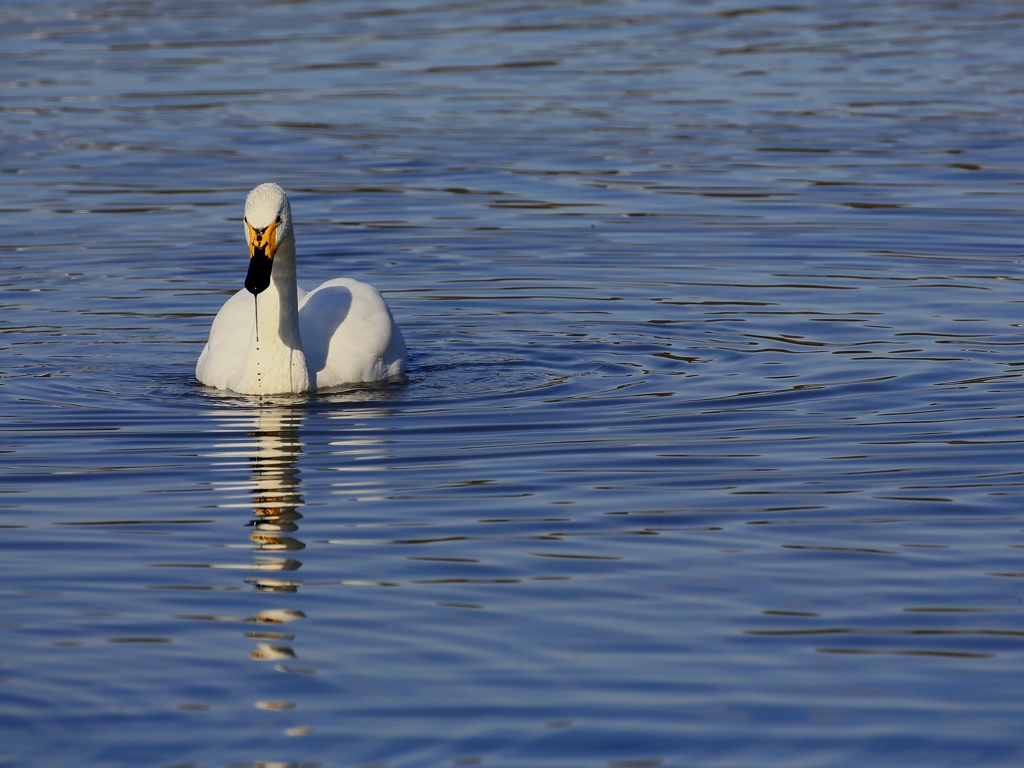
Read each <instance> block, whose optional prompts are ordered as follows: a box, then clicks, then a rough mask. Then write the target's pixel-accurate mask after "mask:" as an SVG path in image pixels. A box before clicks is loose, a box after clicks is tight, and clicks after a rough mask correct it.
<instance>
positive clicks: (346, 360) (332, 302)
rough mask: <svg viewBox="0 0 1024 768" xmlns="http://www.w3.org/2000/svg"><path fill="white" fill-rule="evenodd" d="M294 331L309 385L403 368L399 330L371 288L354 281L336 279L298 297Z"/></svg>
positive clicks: (382, 375) (375, 375)
mask: <svg viewBox="0 0 1024 768" xmlns="http://www.w3.org/2000/svg"><path fill="white" fill-rule="evenodd" d="M300 293H301V292H300ZM299 332H300V333H301V335H302V349H303V352H305V355H306V364H307V365H308V366H309V380H310V384H311V385H312V387H313V388H314V389H324V388H325V387H335V386H339V385H341V384H351V383H353V382H369V381H379V380H381V379H386V378H389V377H391V376H398V375H400V374H401V373H403V372H404V371H405V356H406V349H405V340H404V339H403V338H402V332H401V331H400V330H399V329H398V326H396V325H395V322H394V320H393V319H392V317H391V311H390V310H389V309H388V305H387V304H386V303H385V302H384V299H383V298H381V295H380V293H379V292H378V291H377V289H376V288H374V287H373V286H370V285H367V284H366V283H361V282H359V281H358V280H352V279H350V278H347V277H339V278H336V279H334V280H328V281H327V282H326V283H323V284H322V285H320V286H318V287H317V288H315V289H314V290H312V291H310V292H309V293H307V294H305V296H302V295H300V297H299Z"/></svg>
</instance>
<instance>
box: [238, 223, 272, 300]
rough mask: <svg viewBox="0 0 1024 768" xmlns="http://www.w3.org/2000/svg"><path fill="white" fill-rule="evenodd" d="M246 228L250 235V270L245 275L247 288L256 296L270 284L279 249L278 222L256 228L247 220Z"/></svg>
mask: <svg viewBox="0 0 1024 768" xmlns="http://www.w3.org/2000/svg"><path fill="white" fill-rule="evenodd" d="M245 230H246V232H247V233H248V235H249V272H248V273H247V274H246V276H245V290H247V291H248V292H249V293H251V294H253V295H254V296H255V295H256V294H257V293H263V291H265V290H267V286H269V285H270V270H271V267H273V266H274V253H275V252H276V251H277V222H276V221H275V222H273V223H272V224H270V225H269V226H267V227H264V228H263V229H256V228H255V227H253V226H252V225H251V224H249V222H248V221H247V222H245Z"/></svg>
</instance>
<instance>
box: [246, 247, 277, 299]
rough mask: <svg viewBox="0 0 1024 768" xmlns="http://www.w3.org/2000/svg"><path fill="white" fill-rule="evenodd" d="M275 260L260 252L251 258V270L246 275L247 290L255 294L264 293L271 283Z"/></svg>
mask: <svg viewBox="0 0 1024 768" xmlns="http://www.w3.org/2000/svg"><path fill="white" fill-rule="evenodd" d="M273 264H274V262H273V261H272V260H271V259H268V258H267V257H266V256H264V255H262V254H260V253H254V254H253V256H252V258H251V259H249V271H248V272H247V273H246V275H245V290H247V291H248V292H249V293H251V294H252V295H253V296H255V295H257V294H260V293H263V292H264V291H265V290H267V287H268V286H269V285H270V270H271V268H272V267H273Z"/></svg>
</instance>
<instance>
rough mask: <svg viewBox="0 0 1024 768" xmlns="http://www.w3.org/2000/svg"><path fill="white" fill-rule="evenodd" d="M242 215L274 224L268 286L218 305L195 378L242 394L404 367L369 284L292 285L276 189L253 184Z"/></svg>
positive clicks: (390, 323)
mask: <svg viewBox="0 0 1024 768" xmlns="http://www.w3.org/2000/svg"><path fill="white" fill-rule="evenodd" d="M245 219H246V222H247V224H248V225H249V226H251V227H252V228H254V229H256V230H261V231H262V230H265V229H266V228H267V227H269V226H274V223H275V222H276V229H275V230H274V231H275V232H276V235H277V250H276V252H275V254H274V256H273V266H272V269H271V279H270V285H269V286H268V287H267V288H266V290H264V291H262V292H261V293H259V294H258V295H256V297H255V301H254V299H253V294H251V293H249V292H248V291H247V290H245V289H243V290H240V291H239V292H238V293H236V294H235V295H234V296H232V297H231V298H230V299H228V300H227V301H226V302H225V303H224V306H223V307H221V309H220V311H219V312H218V313H217V316H216V317H215V318H214V320H213V325H212V326H211V327H210V339H209V341H207V343H206V346H205V347H204V348H203V352H202V354H201V355H200V356H199V362H198V363H197V364H196V378H197V379H199V381H201V382H202V383H203V384H207V385H209V386H212V387H217V388H218V389H229V390H232V391H234V392H241V393H243V394H279V393H284V392H306V391H309V390H317V389H325V388H328V387H336V386H339V385H341V384H352V383H357V382H371V381H380V380H382V379H386V378H389V377H392V376H398V375H400V374H401V373H402V372H404V370H405V358H406V350H405V341H404V340H403V338H402V333H401V331H400V330H399V329H398V326H396V325H395V323H394V320H393V319H392V317H391V312H390V310H389V309H388V306H387V304H386V303H385V302H384V299H383V298H381V295H380V293H378V292H377V290H376V289H375V288H373V287H372V286H369V285H367V284H366V283H360V282H358V281H356V280H351V279H349V278H344V277H341V278H335V279H334V280H328V281H327V282H325V283H323V284H322V285H320V286H319V287H317V288H315V289H314V290H312V291H310V292H309V293H307V292H306V291H304V290H302V289H301V288H299V287H298V285H297V283H296V279H295V236H294V233H293V231H292V223H291V208H290V206H289V204H288V197H287V196H286V195H285V193H284V190H283V189H281V188H280V187H279V186H277V185H276V184H261V185H260V186H258V187H256V188H255V189H254V190H253V191H252V192H250V193H249V196H248V198H246V202H245ZM249 226H247V228H246V229H247V233H248V230H249ZM257 304H258V314H257V306H256V305H257ZM257 320H258V322H259V328H258V329H257V326H256V324H257Z"/></svg>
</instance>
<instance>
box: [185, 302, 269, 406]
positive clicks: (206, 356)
mask: <svg viewBox="0 0 1024 768" xmlns="http://www.w3.org/2000/svg"><path fill="white" fill-rule="evenodd" d="M255 324H256V316H255V309H254V307H253V300H252V294H251V293H249V292H248V291H246V290H245V289H242V290H240V291H239V292H238V293H236V294H235V295H234V296H232V297H231V298H230V299H228V300H227V301H225V302H224V306H223V307H221V308H220V312H218V313H217V316H216V317H215V318H214V319H213V325H211V326H210V339H209V341H207V342H206V346H205V347H203V352H202V354H201V355H199V362H198V363H196V378H197V379H199V381H201V382H202V383H203V384H206V385H207V386H211V387H217V388H218V389H230V388H231V386H230V385H231V384H232V382H233V380H234V379H237V378H238V377H239V376H241V375H242V367H243V365H244V364H245V353H246V350H247V349H248V348H249V337H250V336H251V335H252V330H253V327H254V326H255Z"/></svg>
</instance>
